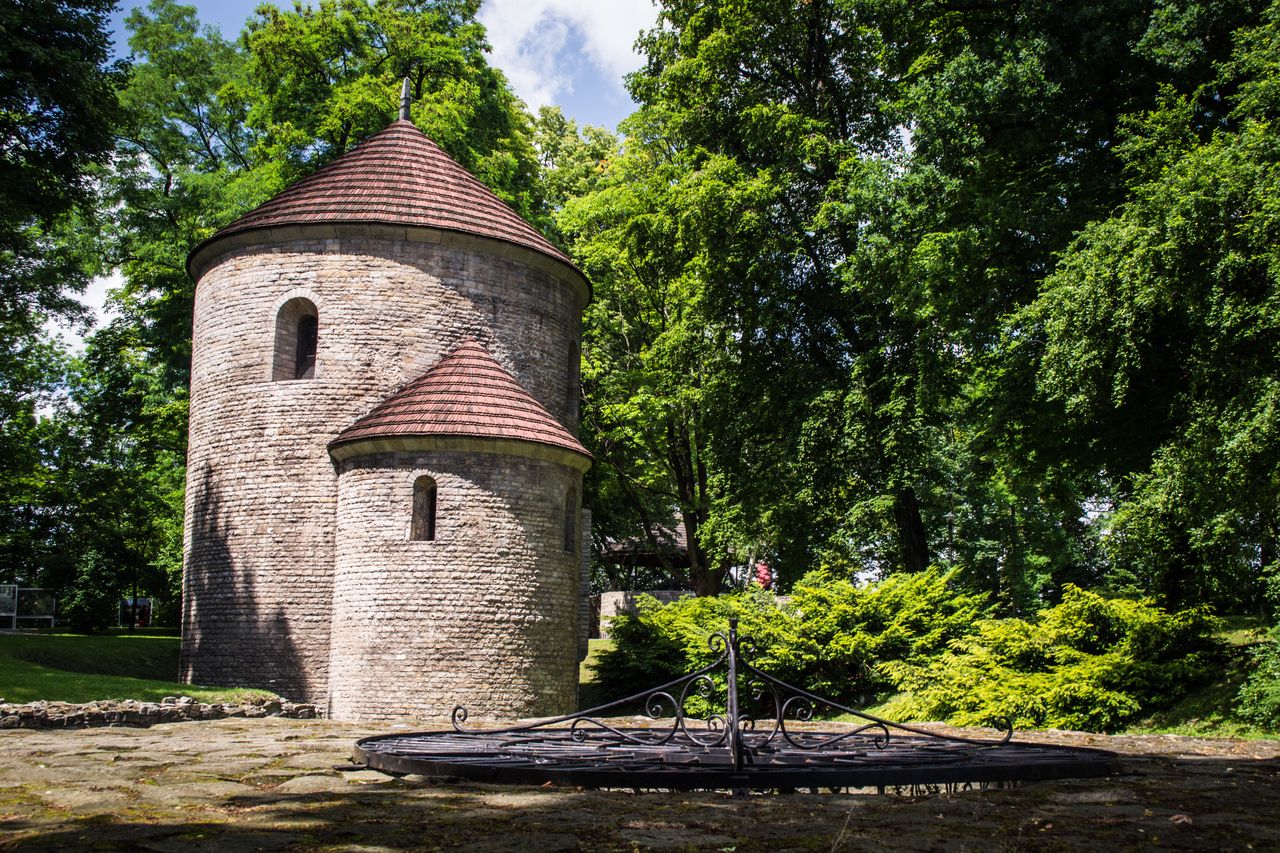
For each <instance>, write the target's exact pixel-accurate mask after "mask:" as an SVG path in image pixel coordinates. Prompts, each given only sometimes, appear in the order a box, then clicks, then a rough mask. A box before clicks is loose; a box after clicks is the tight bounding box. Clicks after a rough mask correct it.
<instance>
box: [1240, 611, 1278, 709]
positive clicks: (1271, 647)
mask: <svg viewBox="0 0 1280 853" xmlns="http://www.w3.org/2000/svg"><path fill="white" fill-rule="evenodd" d="M1253 665H1254V669H1253V672H1251V673H1250V675H1249V677H1248V679H1246V680H1245V683H1244V685H1243V686H1242V687H1241V688H1240V695H1239V697H1238V699H1239V707H1240V715H1241V716H1242V717H1244V718H1245V719H1246V720H1249V721H1250V722H1252V723H1255V724H1256V725H1259V726H1262V727H1264V728H1267V729H1270V730H1272V731H1280V629H1276V630H1272V632H1271V635H1270V636H1269V637H1267V639H1266V641H1265V642H1264V643H1262V645H1260V646H1259V647H1258V648H1257V649H1256V650H1254V653H1253Z"/></svg>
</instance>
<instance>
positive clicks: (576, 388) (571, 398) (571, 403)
mask: <svg viewBox="0 0 1280 853" xmlns="http://www.w3.org/2000/svg"><path fill="white" fill-rule="evenodd" d="M581 368H582V356H581V354H580V353H579V352H578V342H577V341H570V342H569V365H568V370H566V371H565V373H566V374H567V375H568V379H569V381H568V385H569V394H568V400H567V401H566V406H565V409H566V411H568V413H569V420H571V421H572V420H574V419H576V418H577V417H578V398H579V396H581V390H580V384H579V383H580V379H579V371H580V370H581Z"/></svg>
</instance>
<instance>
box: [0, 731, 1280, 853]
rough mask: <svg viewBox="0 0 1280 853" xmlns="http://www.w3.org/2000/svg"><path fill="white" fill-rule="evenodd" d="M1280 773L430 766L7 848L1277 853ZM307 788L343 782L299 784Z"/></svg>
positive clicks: (105, 823)
mask: <svg viewBox="0 0 1280 853" xmlns="http://www.w3.org/2000/svg"><path fill="white" fill-rule="evenodd" d="M1278 771H1280V760H1277V759H1264V760H1258V759H1249V758H1243V759H1240V760H1235V759H1233V758H1230V757H1213V758H1206V757H1197V756H1177V755H1160V754H1145V755H1144V754H1138V755H1130V756H1126V757H1124V758H1123V759H1122V761H1121V764H1120V772H1119V773H1118V774H1117V775H1115V776H1112V777H1109V778H1105V779H1088V780H1061V781H1055V782H1043V783H1035V784H1024V785H1022V786H1019V787H1015V788H1012V789H1002V790H990V789H989V790H985V791H966V792H960V793H955V794H951V795H945V794H927V793H922V792H915V793H911V792H900V793H898V794H896V795H895V794H887V795H875V794H866V795H812V794H795V795H753V796H751V797H748V798H746V799H733V798H731V797H730V796H728V795H727V794H726V793H716V792H709V793H687V794H672V793H645V794H639V795H637V794H635V793H633V792H626V791H583V790H577V789H564V788H553V787H544V788H530V787H518V788H505V787H499V786H490V785H477V784H470V783H463V782H438V781H437V782H433V781H429V780H422V779H420V778H415V777H408V778H406V779H391V778H386V779H385V780H384V781H373V782H369V783H365V784H360V783H353V782H348V781H345V780H344V778H339V777H338V776H336V775H334V774H332V773H330V774H327V775H326V774H323V773H320V774H318V775H316V776H314V777H313V776H299V777H295V778H294V779H293V780H290V781H289V782H288V783H286V785H285V786H284V787H283V788H268V787H262V788H259V789H256V790H253V791H252V793H246V794H241V795H235V796H229V797H226V798H223V799H217V798H210V800H209V801H208V802H207V803H203V804H195V803H193V804H190V806H189V807H185V808H181V809H174V810H169V811H168V813H165V811H164V810H152V811H148V810H147V809H145V808H143V807H141V806H139V807H138V808H137V809H136V810H135V809H131V808H129V807H126V808H123V809H118V810H116V811H113V812H104V813H89V814H84V815H82V816H76V817H72V816H68V817H67V818H66V821H65V823H63V824H62V825H60V826H58V827H57V828H54V829H43V830H41V829H38V828H37V827H36V826H35V824H34V823H33V822H32V821H31V820H29V819H24V818H23V817H21V816H17V817H15V816H12V815H11V816H10V818H9V819H8V820H6V821H5V822H4V823H3V824H0V826H3V829H4V832H5V833H6V834H7V836H8V840H7V841H0V849H2V850H24V851H29V850H69V849H86V848H90V847H91V848H92V849H99V850H126V849H127V850H156V851H178V850H182V851H202V850H219V851H241V850H300V849H306V850H313V849H343V850H355V849H375V848H376V849H393V850H419V849H423V850H425V849H442V850H519V851H522V853H540V851H551V850H618V851H633V850H637V849H669V850H697V851H728V850H732V851H735V853H738V851H773V850H824V851H825V850H885V851H888V850H895V851H896V850H960V849H968V850H1014V849H1016V850H1040V849H1051V850H1063V849H1065V850H1101V849H1107V850H1129V849H1134V850H1136V849H1149V848H1151V847H1152V846H1157V847H1161V848H1167V849H1177V850H1229V849H1240V850H1243V849H1248V848H1250V847H1252V848H1253V849H1277V848H1280V819H1278V818H1277V815H1280V772H1278ZM359 775H360V776H361V777H364V776H367V775H369V774H368V771H366V772H365V773H362V774H359ZM299 780H302V781H301V782H300V781H299ZM308 780H309V781H308ZM308 784H311V785H312V786H313V787H315V788H324V787H326V786H327V787H331V788H333V789H334V790H315V791H314V792H311V793H307V792H305V791H295V792H293V793H290V792H287V791H286V790H285V789H286V788H290V787H293V788H297V787H298V786H303V787H305V786H307V785H308ZM0 802H4V795H0ZM9 803H10V804H11V803H12V800H9ZM3 810H5V809H3V808H0V811H3Z"/></svg>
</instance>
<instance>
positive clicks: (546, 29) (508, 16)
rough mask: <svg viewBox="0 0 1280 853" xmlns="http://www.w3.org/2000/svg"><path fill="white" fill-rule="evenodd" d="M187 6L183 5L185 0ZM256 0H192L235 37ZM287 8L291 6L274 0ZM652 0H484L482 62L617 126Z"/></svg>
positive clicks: (533, 92)
mask: <svg viewBox="0 0 1280 853" xmlns="http://www.w3.org/2000/svg"><path fill="white" fill-rule="evenodd" d="M187 2H190V0H187ZM259 2H260V0H195V2H194V5H195V7H196V8H197V9H198V10H199V15H200V20H201V21H203V22H205V23H207V24H212V25H214V26H216V27H217V28H218V29H219V30H221V31H222V35H223V36H224V37H226V38H228V39H232V38H235V37H236V36H237V35H238V34H239V33H240V30H241V28H242V27H243V26H244V22H245V21H246V20H247V19H248V18H249V17H251V16H252V15H253V10H254V9H255V8H256V7H257V6H258V5H259ZM276 5H279V6H281V7H283V8H290V7H291V6H292V0H276ZM137 6H141V7H144V8H145V6H146V3H145V2H135V0H121V2H120V9H119V10H118V11H117V12H116V14H115V15H114V17H113V18H112V24H113V34H114V36H115V41H116V47H117V50H118V51H119V52H120V54H121V55H123V54H125V53H126V52H127V51H128V46H127V44H126V39H127V33H126V31H125V27H124V19H125V17H127V16H128V14H129V11H130V10H132V9H133V8H134V7H137ZM656 16H657V10H656V9H655V8H654V6H653V4H652V0H485V3H484V6H483V7H482V8H481V10H480V20H481V21H482V22H483V23H484V25H485V27H486V28H487V29H488V31H489V41H490V43H491V44H492V45H493V53H492V54H491V56H490V62H491V63H492V64H493V65H496V66H497V67H499V68H501V69H502V70H503V72H504V73H505V74H506V75H507V78H508V79H509V80H510V81H511V85H512V87H513V88H514V89H515V91H516V94H517V95H519V96H520V97H521V98H523V99H524V101H525V103H527V104H529V106H530V107H531V108H533V109H536V108H537V107H539V106H541V105H544V104H558V105H559V106H560V107H562V108H563V109H564V112H565V114H566V115H568V116H569V117H571V118H574V119H577V121H578V122H579V124H594V125H604V126H605V127H608V128H610V129H614V128H616V127H617V124H618V121H619V120H620V119H622V118H623V117H625V116H627V115H628V114H630V113H631V111H632V110H633V109H634V108H635V105H634V104H633V103H632V102H631V99H630V98H629V97H628V95H627V93H626V90H625V89H624V88H623V86H622V77H623V75H624V74H626V73H627V72H628V71H633V70H635V69H636V68H638V67H639V66H640V57H639V56H638V55H636V54H635V52H634V51H633V50H632V45H633V44H634V42H635V39H636V36H637V35H639V33H640V31H641V30H643V29H647V28H649V27H651V26H652V25H653V22H654V19H655V18H656Z"/></svg>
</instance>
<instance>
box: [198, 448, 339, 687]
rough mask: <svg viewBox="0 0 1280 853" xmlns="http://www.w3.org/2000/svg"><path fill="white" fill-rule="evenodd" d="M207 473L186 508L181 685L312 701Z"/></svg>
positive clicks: (283, 624) (294, 652)
mask: <svg viewBox="0 0 1280 853" xmlns="http://www.w3.org/2000/svg"><path fill="white" fill-rule="evenodd" d="M224 513H225V510H224V507H223V504H222V499H221V496H220V494H219V491H218V489H216V488H215V487H214V485H213V469H212V467H211V466H210V465H209V464H208V463H206V464H205V465H204V466H203V468H202V469H201V471H200V476H199V482H198V484H197V485H196V499H195V501H194V502H193V504H192V508H191V516H192V517H191V541H190V542H189V543H188V548H187V553H186V562H185V565H184V566H183V579H182V593H183V601H182V657H181V673H182V678H183V680H184V681H188V682H190V683H193V684H202V685H212V686H218V687H256V688H259V689H262V690H270V691H273V692H275V693H278V694H279V695H281V696H284V697H286V698H288V699H291V700H294V701H307V700H308V699H313V698H314V697H312V694H311V691H310V687H311V684H310V680H309V679H308V677H307V673H306V671H305V668H304V666H303V661H302V656H301V655H300V654H299V652H298V648H297V643H296V640H295V638H294V636H293V634H292V632H291V630H290V627H289V620H288V618H287V617H286V616H285V612H284V610H283V608H282V607H281V606H280V605H279V604H276V603H268V602H267V601H264V600H263V599H264V598H267V599H272V600H274V599H278V598H279V597H280V596H278V595H277V596H262V595H260V593H259V590H258V589H257V583H258V579H257V578H255V576H254V574H253V571H252V563H251V562H250V561H247V560H242V559H241V560H238V559H237V558H236V555H235V554H234V553H233V552H232V548H231V546H230V544H229V540H230V534H229V530H230V526H229V524H228V521H227V519H226V518H225V515H224Z"/></svg>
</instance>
